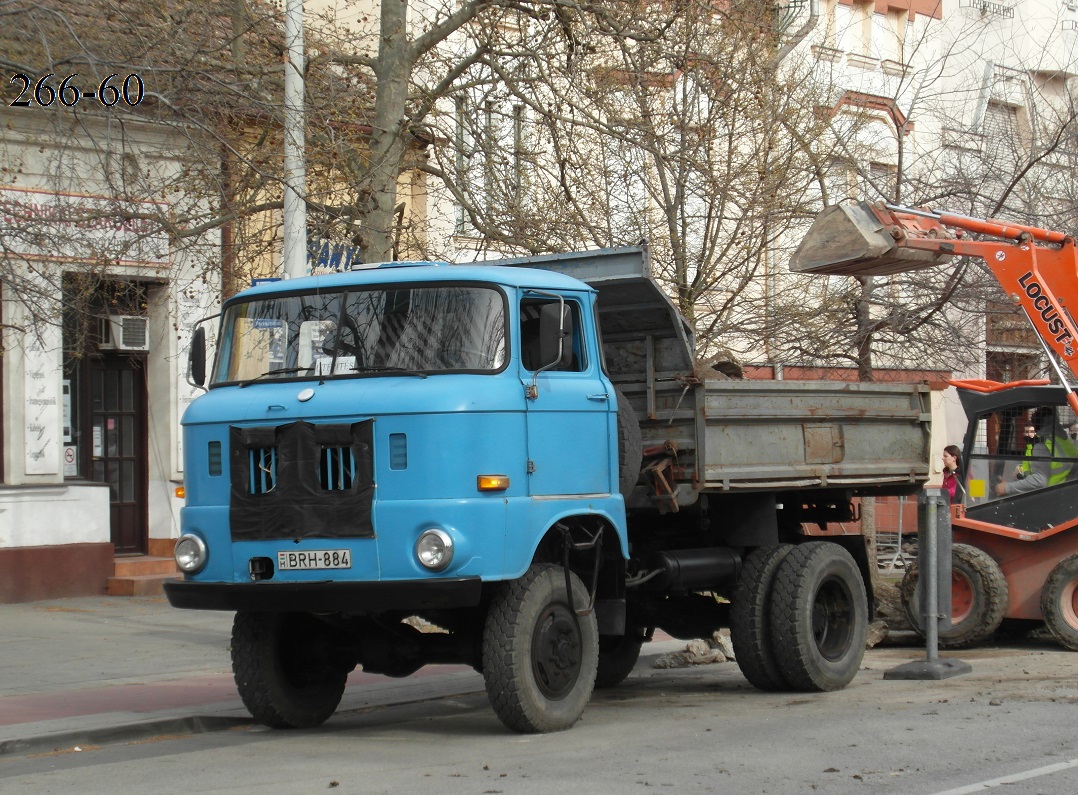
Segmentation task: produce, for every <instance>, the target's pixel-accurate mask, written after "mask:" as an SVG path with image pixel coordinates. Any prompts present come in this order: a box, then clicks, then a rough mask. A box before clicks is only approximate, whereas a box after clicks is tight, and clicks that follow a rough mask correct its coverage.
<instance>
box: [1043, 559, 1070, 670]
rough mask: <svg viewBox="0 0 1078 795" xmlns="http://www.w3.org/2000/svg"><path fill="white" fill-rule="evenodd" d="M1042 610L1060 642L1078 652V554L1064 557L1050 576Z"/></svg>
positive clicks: (1044, 589) (1046, 583)
mask: <svg viewBox="0 0 1078 795" xmlns="http://www.w3.org/2000/svg"><path fill="white" fill-rule="evenodd" d="M1041 612H1042V613H1043V614H1044V623H1045V624H1046V625H1047V626H1048V629H1049V630H1051V632H1052V635H1054V636H1055V639H1056V640H1057V641H1059V645H1061V646H1063V647H1064V648H1067V649H1071V650H1073V651H1078V555H1071V556H1070V557H1069V558H1066V559H1064V560H1062V561H1061V562H1060V563H1059V564H1057V565H1056V567H1055V568H1054V569H1052V573H1051V574H1049V575H1048V579H1047V580H1045V582H1044V588H1043V589H1042V590H1041Z"/></svg>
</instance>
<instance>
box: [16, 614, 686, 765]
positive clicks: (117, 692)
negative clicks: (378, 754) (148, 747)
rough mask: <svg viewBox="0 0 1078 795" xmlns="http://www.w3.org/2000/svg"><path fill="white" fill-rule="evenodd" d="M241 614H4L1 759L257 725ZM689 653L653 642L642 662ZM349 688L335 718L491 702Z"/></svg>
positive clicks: (401, 686) (440, 669)
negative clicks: (233, 654) (236, 673)
mask: <svg viewBox="0 0 1078 795" xmlns="http://www.w3.org/2000/svg"><path fill="white" fill-rule="evenodd" d="M232 615H233V614H232V613H228V612H217V611H203V610H178V609H176V608H173V607H171V606H170V605H169V604H168V602H167V600H165V599H164V597H110V596H101V597H88V598H82V599H60V600H55V601H46V602H30V603H26V604H11V605H0V756H3V755H5V754H31V753H45V752H49V751H53V750H56V749H66V748H74V747H76V746H88V745H90V746H92V745H103V744H106V743H110V742H124V741H131V740H136V739H139V738H144V737H152V736H157V735H163V734H178V733H192V732H204V731H219V730H222V729H228V728H233V727H238V726H250V725H253V721H252V719H251V717H250V715H249V714H248V712H247V710H246V709H245V708H244V706H243V703H242V702H241V701H240V697H239V694H238V693H237V691H236V685H235V682H234V681H233V679H232V669H231V661H230V657H229V639H230V636H231V632H232ZM684 647H685V644H684V642H680V641H672V640H665V641H660V642H656V643H652V644H649V645H648V646H647V647H645V652H646V654H645V655H643V656H642V658H641V663H640V664H641V665H647V664H649V662H648V661H649V660H652V659H654V657H655V656H657V655H658V654H660V653H666V652H669V651H676V650H680V649H683V648H684ZM348 682H349V684H348V689H347V690H346V691H345V695H344V698H343V699H342V701H341V705H340V707H339V708H338V712H342V711H350V710H357V709H366V708H369V707H373V706H386V705H390V704H402V703H409V702H415V701H420V700H423V699H427V698H437V697H445V696H447V695H464V694H472V693H482V692H483V678H482V676H481V675H480V674H478V673H476V672H475V671H474V670H472V669H471V668H470V667H468V666H463V665H437V666H427V667H425V668H423V669H421V670H420V671H419V672H418V673H417V674H415V675H414V676H411V677H408V678H405V679H390V678H388V677H385V676H378V675H374V674H365V673H363V672H361V671H357V672H354V673H353V674H352V675H351V676H350V677H349V680H348Z"/></svg>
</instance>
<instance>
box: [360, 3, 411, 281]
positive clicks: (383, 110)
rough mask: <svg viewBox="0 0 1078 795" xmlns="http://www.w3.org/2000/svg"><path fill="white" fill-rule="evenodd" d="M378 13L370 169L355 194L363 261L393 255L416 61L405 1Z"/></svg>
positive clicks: (381, 260) (391, 5) (383, 258)
mask: <svg viewBox="0 0 1078 795" xmlns="http://www.w3.org/2000/svg"><path fill="white" fill-rule="evenodd" d="M381 14H382V17H381V38H380V41H379V46H378V61H377V79H378V93H377V98H376V100H375V105H374V129H373V131H372V132H371V142H370V157H371V161H370V162H371V168H370V171H369V174H368V177H367V179H366V180H365V182H366V184H365V185H363V186H362V190H361V191H360V194H359V202H360V206H359V208H358V209H359V217H360V219H361V223H362V227H361V231H360V239H359V244H360V247H361V248H362V250H363V260H364V262H387V261H390V260H392V259H393V258H394V251H393V224H394V213H393V208H394V207H395V206H396V203H397V177H398V176H399V175H400V173H401V168H402V165H403V163H404V153H405V146H406V143H405V142H406V138H405V133H406V130H405V129H404V128H405V127H406V126H407V124H408V120H407V115H406V110H407V99H408V76H409V75H410V74H411V72H412V66H413V60H414V58H413V55H412V52H411V47H410V44H409V41H408V36H407V21H408V3H407V0H385V2H383V3H382V4H381Z"/></svg>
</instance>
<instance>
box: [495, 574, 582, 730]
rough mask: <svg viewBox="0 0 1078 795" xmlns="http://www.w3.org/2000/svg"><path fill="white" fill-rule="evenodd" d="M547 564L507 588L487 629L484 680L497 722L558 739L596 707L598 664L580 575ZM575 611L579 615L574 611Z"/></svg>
mask: <svg viewBox="0 0 1078 795" xmlns="http://www.w3.org/2000/svg"><path fill="white" fill-rule="evenodd" d="M569 579H570V581H571V587H572V591H573V605H570V603H569V596H568V594H567V593H566V587H565V586H566V581H565V570H564V569H563V568H562V567H561V566H556V565H553V564H550V563H539V564H535V565H533V566H532V567H531V568H529V569H528V570H527V571H526V572H525V573H524V576H523V577H521V578H520V579H518V580H512V581H511V582H507V583H504V584H503V585H502V587H501V589H500V590H499V592H498V593H497V594H496V595H495V596H494V599H493V601H492V602H491V604H490V608H489V609H488V611H487V618H486V623H485V625H484V627H483V680H484V682H485V683H486V690H487V698H488V699H490V704H491V706H492V707H493V708H494V712H495V714H496V715H497V716H498V718H499V719H500V720H501V722H502V723H504V724H505V725H506V726H507V727H509V728H510V729H513V730H514V731H518V732H522V733H538V732H555V731H562V730H564V729H568V728H569V727H571V726H572V725H573V724H574V723H576V722H577V721H578V720H579V719H580V716H581V714H583V712H584V707H586V706H587V705H588V701H590V700H591V692H592V688H593V687H594V686H595V671H596V667H597V665H598V658H599V629H598V626H597V624H596V620H595V613H594V611H593V612H590V613H588V614H587V615H585V616H578V615H576V611H577V610H582V609H584V608H586V607H587V606H588V604H589V602H590V596H589V594H588V590H587V589H586V588H585V587H584V583H582V582H581V581H580V578H579V577H577V576H576V575H575V574H572V573H570V574H569ZM574 606H575V609H574Z"/></svg>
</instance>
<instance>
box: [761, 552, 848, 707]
mask: <svg viewBox="0 0 1078 795" xmlns="http://www.w3.org/2000/svg"><path fill="white" fill-rule="evenodd" d="M867 634H868V597H867V595H866V593H865V583H864V580H862V579H861V572H860V570H859V569H858V568H857V564H856V563H855V562H854V559H853V557H852V556H851V555H850V553H849V552H847V551H846V550H845V549H843V548H842V547H840V546H839V545H838V544H833V543H831V542H828V541H812V542H809V543H806V544H801V545H800V546H797V547H795V548H794V549H793V550H792V551H791V552H790V553H789V554H788V555H786V557H785V558H784V559H783V561H782V563H781V564H780V565H779V569H778V571H777V572H776V574H775V583H774V585H773V586H772V596H771V646H772V649H774V652H775V658H776V660H777V661H778V664H779V670H780V671H781V672H782V676H783V678H784V679H785V680H786V682H787V683H788V684H789V686H790V687H791V688H793V689H795V690H802V691H830V690H841V689H842V688H843V687H845V686H846V685H848V684H849V683H850V681H851V680H852V679H853V677H854V676H855V675H856V674H857V671H858V670H859V669H860V667H861V660H863V659H864V656H865V637H866V635H867Z"/></svg>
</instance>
